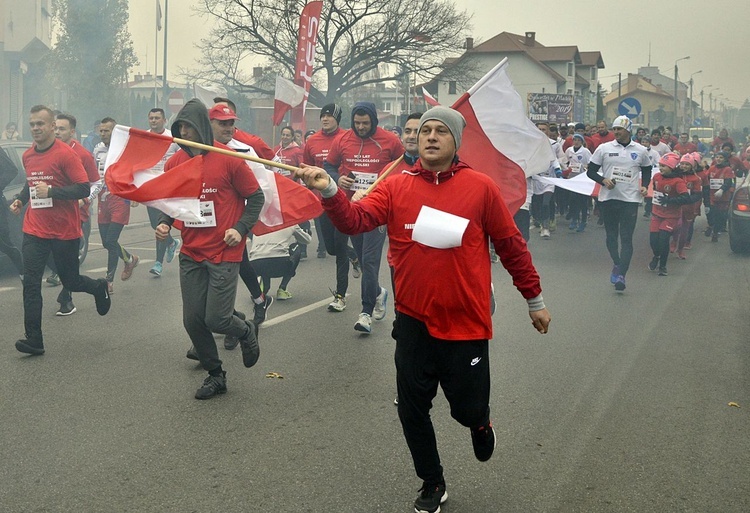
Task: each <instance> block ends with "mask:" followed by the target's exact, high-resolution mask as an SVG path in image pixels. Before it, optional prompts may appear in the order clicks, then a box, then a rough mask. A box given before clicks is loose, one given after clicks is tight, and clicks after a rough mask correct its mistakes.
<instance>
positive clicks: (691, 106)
mask: <svg viewBox="0 0 750 513" xmlns="http://www.w3.org/2000/svg"><path fill="white" fill-rule="evenodd" d="M698 73H703V70H700V71H696V72H695V73H693V74H692V75H690V122H691V123H695V104H694V103H693V77H694V76H695V75H697V74H698Z"/></svg>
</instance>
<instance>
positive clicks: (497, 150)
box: [453, 58, 555, 213]
mask: <svg viewBox="0 0 750 513" xmlns="http://www.w3.org/2000/svg"><path fill="white" fill-rule="evenodd" d="M507 67H508V59H507V58H505V59H503V60H502V61H501V62H500V63H499V64H498V65H497V66H495V67H494V68H493V69H492V70H491V71H490V72H489V73H487V74H486V75H485V76H484V77H483V78H482V79H481V80H480V81H479V82H477V83H476V84H475V85H474V86H473V87H472V88H471V89H469V91H468V92H466V93H464V95H463V96H462V97H461V98H459V99H458V100H457V101H456V103H454V104H453V109H455V110H457V111H458V112H460V113H461V114H463V116H464V118H465V119H466V128H465V129H464V135H463V142H462V143H461V148H460V149H459V150H458V156H459V158H460V159H461V160H463V161H464V162H466V163H467V164H469V165H470V166H471V167H472V168H474V169H475V170H477V171H479V172H481V173H484V174H486V175H488V176H489V177H490V178H492V179H493V180H494V181H495V183H497V184H498V185H499V186H500V190H501V193H502V195H503V199H505V202H506V204H507V205H508V208H509V210H510V211H511V213H515V212H516V211H517V210H518V208H519V207H520V206H521V205H523V203H524V201H526V177H528V176H532V175H535V174H538V173H541V172H542V171H546V170H547V169H548V168H549V166H550V163H551V162H553V161H554V160H555V154H554V152H553V151H552V146H550V143H549V139H548V138H547V136H546V135H545V134H544V133H542V132H541V131H539V129H538V128H537V127H536V126H535V125H534V123H532V122H531V120H530V119H529V118H527V117H526V109H525V108H524V105H523V102H522V100H521V97H520V96H519V94H518V92H517V91H516V90H515V88H514V87H513V83H512V82H511V81H510V77H508V73H507Z"/></svg>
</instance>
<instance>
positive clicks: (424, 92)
mask: <svg viewBox="0 0 750 513" xmlns="http://www.w3.org/2000/svg"><path fill="white" fill-rule="evenodd" d="M422 97H423V98H424V102H425V103H426V104H427V105H429V106H430V107H437V106H438V105H440V103H439V102H438V101H437V100H436V99H435V97H434V96H432V95H431V94H430V93H428V92H427V89H425V88H424V87H423V88H422Z"/></svg>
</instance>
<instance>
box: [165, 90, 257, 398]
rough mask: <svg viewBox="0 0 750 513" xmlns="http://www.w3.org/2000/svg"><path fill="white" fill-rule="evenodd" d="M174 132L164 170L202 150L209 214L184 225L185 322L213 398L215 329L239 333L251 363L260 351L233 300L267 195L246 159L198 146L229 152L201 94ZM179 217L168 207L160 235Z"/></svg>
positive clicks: (221, 378)
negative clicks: (248, 241)
mask: <svg viewBox="0 0 750 513" xmlns="http://www.w3.org/2000/svg"><path fill="white" fill-rule="evenodd" d="M172 132H173V133H179V134H180V136H181V137H182V139H178V140H175V142H177V143H178V144H179V145H180V148H181V150H180V151H178V152H177V153H176V154H175V155H174V156H173V157H172V158H171V159H169V161H167V163H166V165H165V171H169V170H170V169H172V168H173V167H176V166H177V165H179V164H181V163H183V162H186V161H188V160H189V159H191V158H195V157H198V156H201V158H202V161H203V162H202V165H203V182H204V183H203V191H202V195H201V197H200V201H201V211H202V217H203V220H202V221H200V222H190V223H188V222H185V223H183V224H182V241H183V245H182V249H181V252H180V288H181V290H182V312H183V325H184V326H185V330H186V331H187V333H188V336H190V339H191V341H192V342H193V346H194V348H195V352H196V354H197V355H198V358H199V360H200V362H201V365H202V366H203V368H204V369H205V370H206V371H208V377H207V378H206V379H205V380H204V382H203V386H201V387H200V388H199V389H198V391H197V392H196V393H195V398H196V399H210V398H212V397H214V396H216V395H217V394H224V393H226V391H227V385H226V372H225V371H224V370H223V368H222V366H221V364H222V362H221V359H220V358H219V354H218V350H217V348H216V341H215V340H214V336H213V333H221V334H224V335H230V336H234V337H237V338H239V340H240V347H241V348H242V361H243V363H244V365H245V367H252V366H253V365H255V363H256V362H257V361H258V356H259V354H260V348H259V347H258V338H257V334H256V329H255V326H254V325H253V323H252V322H249V321H245V320H243V319H241V318H240V317H239V316H238V315H235V311H234V301H235V296H236V293H237V278H238V273H239V267H240V262H241V260H242V252H243V249H244V247H245V240H246V237H247V234H248V233H249V232H250V230H251V229H252V227H253V225H254V224H255V222H256V221H257V220H258V216H259V215H260V211H261V208H262V207H263V200H264V197H263V191H262V190H261V189H260V187H259V186H258V182H257V180H256V179H255V176H254V175H253V173H252V171H251V170H250V168H249V167H248V166H247V165H246V164H245V163H244V162H242V161H241V160H240V159H237V158H232V157H230V156H227V155H223V154H220V153H217V152H213V151H207V150H206V149H198V148H197V147H196V145H195V143H198V144H200V145H203V147H204V148H205V147H206V146H215V147H217V148H221V149H225V150H227V151H230V150H229V148H228V147H226V146H224V145H223V144H221V143H218V142H214V138H213V133H212V130H211V123H210V121H209V118H208V112H207V110H206V107H205V106H204V105H203V104H202V103H201V102H200V101H199V100H196V99H193V100H190V101H189V102H188V103H187V104H185V106H184V107H183V108H182V110H181V111H180V112H179V114H178V115H177V118H176V120H175V122H174V123H173V125H172ZM173 222H174V219H172V218H170V217H169V216H167V215H166V214H163V215H162V216H161V217H160V219H159V224H158V225H157V227H156V238H157V239H159V240H165V239H166V238H167V236H168V235H169V231H170V228H171V226H172V224H173Z"/></svg>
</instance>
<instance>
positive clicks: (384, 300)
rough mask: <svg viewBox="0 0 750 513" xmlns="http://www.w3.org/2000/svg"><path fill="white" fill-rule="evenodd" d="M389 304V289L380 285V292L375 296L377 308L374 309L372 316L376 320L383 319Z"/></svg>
mask: <svg viewBox="0 0 750 513" xmlns="http://www.w3.org/2000/svg"><path fill="white" fill-rule="evenodd" d="M387 305H388V291H387V290H385V289H384V288H383V287H380V294H378V297H376V298H375V308H374V309H373V310H372V318H373V319H375V320H376V321H380V320H383V317H385V309H386V306H387Z"/></svg>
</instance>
